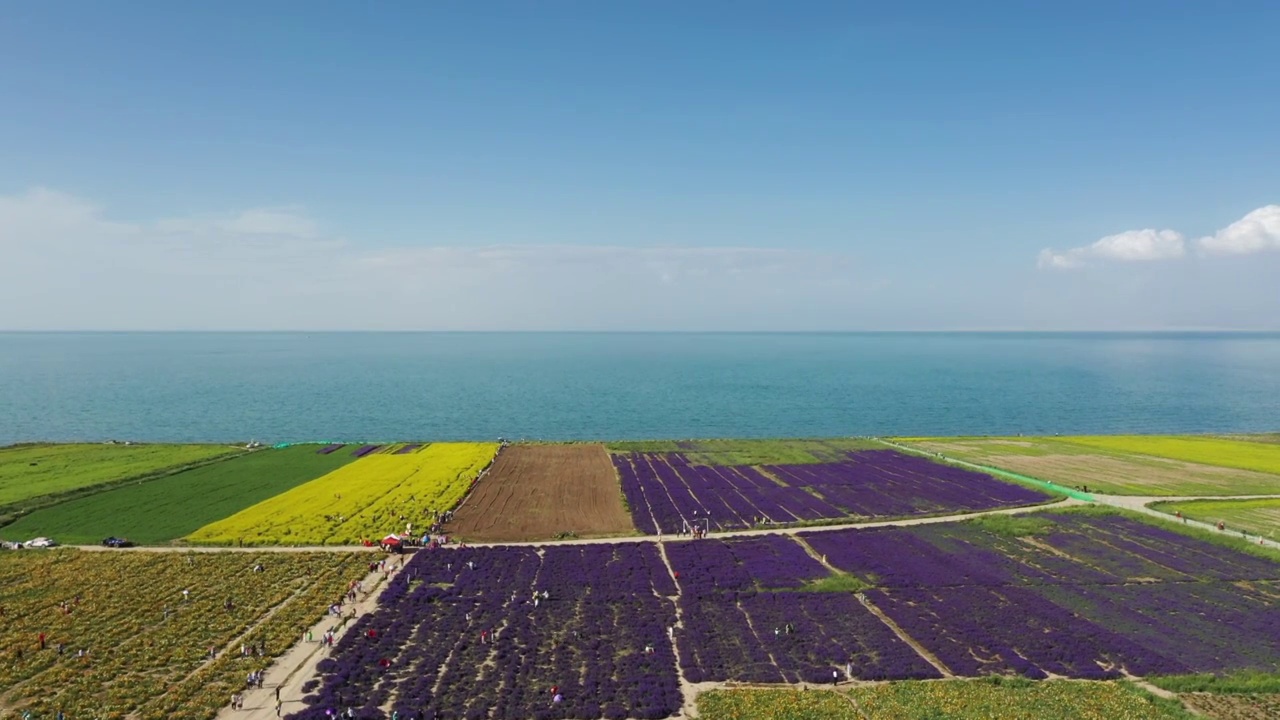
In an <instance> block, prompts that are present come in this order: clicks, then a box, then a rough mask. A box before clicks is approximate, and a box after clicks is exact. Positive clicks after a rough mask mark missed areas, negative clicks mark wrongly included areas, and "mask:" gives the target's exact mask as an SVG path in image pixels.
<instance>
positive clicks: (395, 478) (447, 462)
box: [188, 443, 498, 545]
mask: <svg viewBox="0 0 1280 720" xmlns="http://www.w3.org/2000/svg"><path fill="white" fill-rule="evenodd" d="M497 451H498V446H497V445H496V444H494V443H432V444H431V445H428V446H427V447H425V448H423V449H422V450H420V451H418V452H414V453H408V454H405V455H384V454H373V455H368V456H366V457H363V458H361V459H359V460H357V461H355V462H353V463H351V464H349V465H345V466H343V467H341V468H339V469H337V470H335V471H333V472H331V473H329V474H327V475H324V476H322V477H319V478H317V479H315V480H312V481H311V482H308V483H305V484H303V485H299V486H298V487H296V488H293V489H292V490H289V491H288V492H285V493H281V494H280V495H276V496H275V497H272V498H270V499H268V500H264V501H263V502H260V503H258V504H257V505H254V506H253V507H250V508H247V509H245V510H242V511H241V512H238V513H236V514H235V515H232V516H231V517H228V518H226V519H224V520H219V521H218V522H215V523H212V524H209V525H206V526H204V527H202V528H200V529H199V530H197V531H195V532H194V533H192V534H191V535H190V536H189V537H188V540H190V541H192V542H193V543H200V544H210V545H237V544H243V545H347V544H353V543H358V542H360V541H361V540H362V539H365V538H368V539H372V540H377V539H378V538H381V537H382V536H384V535H386V534H388V533H392V532H403V531H404V530H405V525H406V524H407V523H412V524H413V531H414V532H415V533H418V532H422V531H424V530H425V529H426V527H427V526H428V525H429V524H430V521H431V514H432V513H433V512H434V511H436V510H440V511H444V510H448V509H450V508H452V507H453V506H454V505H456V504H457V503H458V502H459V501H461V500H462V498H463V497H464V496H465V495H466V493H467V489H468V488H469V487H470V485H471V481H472V480H474V479H475V478H476V476H477V475H479V473H480V471H481V470H483V469H484V468H485V467H486V466H487V465H489V463H490V462H492V460H493V457H494V455H495V454H496V453H497Z"/></svg>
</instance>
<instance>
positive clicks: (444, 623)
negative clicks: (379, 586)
mask: <svg viewBox="0 0 1280 720" xmlns="http://www.w3.org/2000/svg"><path fill="white" fill-rule="evenodd" d="M584 578H590V579H591V581H590V582H583V579H584ZM674 590H675V588H674V585H673V584H672V580H671V577H670V575H669V574H668V573H667V570H666V568H665V566H664V565H663V563H662V561H661V559H660V557H659V556H658V552H657V550H656V549H655V548H654V546H652V545H586V546H559V547H548V548H546V549H545V550H543V551H541V552H539V551H536V550H534V549H532V548H517V547H509V548H485V549H461V550H435V551H420V552H418V553H417V554H416V555H415V556H414V558H413V560H411V561H410V563H409V564H408V565H406V566H405V568H404V570H403V571H401V573H400V574H399V575H397V576H396V578H395V579H394V580H393V582H392V584H391V585H390V586H389V587H388V588H387V589H386V590H385V591H384V592H383V593H382V595H381V597H380V598H379V604H378V609H377V610H376V611H375V612H373V613H371V614H369V615H366V616H365V617H363V618H361V619H360V620H359V621H358V623H357V625H356V626H355V627H354V628H353V629H352V631H350V632H348V633H347V634H346V635H345V636H344V637H343V639H342V640H341V641H339V643H338V646H337V648H336V652H335V655H334V656H333V657H332V658H329V659H326V660H324V661H322V662H321V664H320V666H319V668H318V670H319V671H320V672H321V683H320V687H319V689H318V690H317V691H316V692H315V693H313V694H312V695H310V696H308V698H306V702H307V704H308V708H307V709H305V710H303V711H301V712H298V713H295V714H293V715H291V716H290V717H292V718H294V719H295V720H310V719H312V718H315V719H319V718H326V717H328V715H327V713H328V711H331V710H333V711H345V710H346V709H347V708H351V709H352V710H353V711H354V712H355V713H356V716H357V717H360V718H385V717H387V713H386V712H385V711H384V710H383V709H382V708H383V707H385V706H387V705H389V706H390V707H391V708H392V709H393V710H394V711H396V712H398V713H400V716H401V717H408V716H409V714H410V713H424V714H425V716H426V717H450V718H490V717H494V718H551V717H557V718H559V717H587V718H600V717H606V718H626V717H632V718H661V717H667V716H669V715H671V714H673V713H675V712H676V711H677V710H678V709H679V707H680V703H681V696H680V691H679V687H678V680H677V677H676V664H675V657H674V654H673V652H672V650H671V645H670V643H669V642H668V639H667V638H668V634H667V633H668V630H667V629H668V628H669V627H671V626H672V625H673V623H674V620H675V614H674V606H673V605H672V603H671V601H670V600H668V599H665V598H664V597H663V596H664V595H669V594H671V593H673V592H674ZM543 593H545V595H544V594H543ZM553 687H554V688H556V689H557V694H559V696H560V700H559V702H557V701H556V700H555V697H554V695H553V694H552V692H551V689H552V688H553Z"/></svg>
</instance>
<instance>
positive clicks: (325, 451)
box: [316, 443, 344, 455]
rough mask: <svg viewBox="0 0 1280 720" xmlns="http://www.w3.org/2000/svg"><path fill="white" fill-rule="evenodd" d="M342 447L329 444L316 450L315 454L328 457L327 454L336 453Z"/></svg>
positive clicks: (340, 444)
mask: <svg viewBox="0 0 1280 720" xmlns="http://www.w3.org/2000/svg"><path fill="white" fill-rule="evenodd" d="M342 447H344V446H343V444H342V443H332V444H330V445H325V446H324V447H322V448H320V449H319V450H317V451H316V454H317V455H328V454H330V453H332V452H336V451H337V450H340V449H341V448H342Z"/></svg>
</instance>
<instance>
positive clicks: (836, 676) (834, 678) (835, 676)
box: [831, 670, 840, 687]
mask: <svg viewBox="0 0 1280 720" xmlns="http://www.w3.org/2000/svg"><path fill="white" fill-rule="evenodd" d="M839 684H840V671H839V670H832V671H831V686H832V687H835V686H836V685H839Z"/></svg>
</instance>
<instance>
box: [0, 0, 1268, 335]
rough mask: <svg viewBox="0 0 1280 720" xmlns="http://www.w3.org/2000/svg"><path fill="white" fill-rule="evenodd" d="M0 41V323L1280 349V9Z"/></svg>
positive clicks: (558, 17) (808, 15) (359, 16)
mask: <svg viewBox="0 0 1280 720" xmlns="http://www.w3.org/2000/svg"><path fill="white" fill-rule="evenodd" d="M4 16H5V21H4V22H3V23H0V98H3V100H0V250H3V251H4V252H5V254H6V256H8V257H9V258H10V262H8V263H5V264H3V265H0V328H14V329H40V328H104V329H105V328H112V329H118V328H157V329H164V328H189V329H199V328H299V329H320V328H334V329H340V328H361V327H368V328H387V329H795V330H808V329H864V328H865V329H1023V328H1025V329H1128V328H1141V329H1152V328H1156V329H1158V328H1188V327H1212V328H1241V329H1244V328H1250V329H1257V328H1270V329H1280V289H1277V286H1278V285H1280V283H1277V282H1276V278H1278V277H1280V208H1277V207H1275V206H1276V204H1277V203H1280V135H1277V133H1276V128H1277V127H1280V92H1276V91H1275V88H1276V86H1277V82H1280V55H1277V53H1276V52H1275V36H1274V30H1273V29H1274V28H1275V27H1277V25H1278V24H1280V4H1277V3H1273V2H1232V3H1219V4H1209V3H1203V2H1189V1H1187V2H1183V1H1181V0H1167V1H1164V2H1134V3H1121V4H1117V3H1111V2H1106V3H1095V2H1080V3H980V4H963V3H952V2H914V3H892V4H880V3H877V4H867V3H830V4H828V3H816V2H815V3H799V4H797V3H750V2H748V3H744V2H732V3H729V2H701V3H675V2H645V3H589V2H572V3H567V2H546V3H529V2H521V3H495V2H489V3H379V4H357V3H316V2H305V3H304V2H271V3H249V2H230V1H228V2H221V3H206V4H194V3H161V2H145V3H143V2H118V3H100V2H58V3H7V4H6V8H5V10H4ZM1251 213H1253V214H1252V215H1251ZM1246 218H1248V219H1247V220H1246ZM1241 221H1243V222H1244V224H1243V225H1242V224H1240V223H1241ZM1233 223H1234V224H1235V225H1233ZM1144 230H1150V231H1151V232H1149V233H1145V234H1143V233H1141V232H1135V231H1144ZM1224 230H1225V231H1227V233H1226V235H1223V236H1220V238H1219V239H1218V240H1217V241H1207V242H1202V238H1206V237H1210V238H1212V237H1214V236H1215V234H1218V233H1220V232H1221V231H1224Z"/></svg>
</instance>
